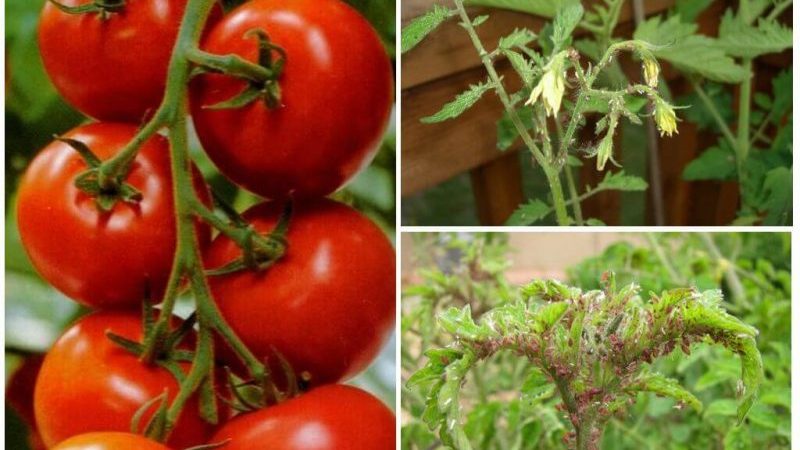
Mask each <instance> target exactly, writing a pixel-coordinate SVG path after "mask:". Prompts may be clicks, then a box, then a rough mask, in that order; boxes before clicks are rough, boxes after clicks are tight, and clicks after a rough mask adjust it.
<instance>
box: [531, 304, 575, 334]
mask: <svg viewBox="0 0 800 450" xmlns="http://www.w3.org/2000/svg"><path fill="white" fill-rule="evenodd" d="M568 307H569V303H567V302H554V303H548V304H546V305H544V306H542V307H541V308H539V310H538V311H536V315H535V316H534V319H533V330H534V331H535V332H537V333H544V332H545V331H547V330H549V329H550V328H552V327H553V325H555V323H556V322H558V321H559V320H560V319H561V317H562V316H564V313H565V312H567V308H568Z"/></svg>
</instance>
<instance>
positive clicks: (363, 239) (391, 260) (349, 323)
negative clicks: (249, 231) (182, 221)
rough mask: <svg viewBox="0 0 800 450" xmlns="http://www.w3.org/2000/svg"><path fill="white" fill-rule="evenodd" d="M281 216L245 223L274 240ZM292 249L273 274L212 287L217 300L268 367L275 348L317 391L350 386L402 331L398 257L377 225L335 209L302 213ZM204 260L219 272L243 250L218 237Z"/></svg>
mask: <svg viewBox="0 0 800 450" xmlns="http://www.w3.org/2000/svg"><path fill="white" fill-rule="evenodd" d="M280 212H281V205H280V204H278V203H263V204H261V205H257V206H255V207H253V208H252V209H250V210H249V211H247V212H246V213H245V214H244V218H245V219H246V220H247V221H249V222H250V223H252V224H253V226H254V227H255V228H256V229H257V230H258V231H259V232H268V231H270V230H272V229H273V228H274V226H275V223H276V221H277V220H278V217H279V215H280ZM287 239H288V243H289V246H288V251H287V252H286V254H285V255H284V256H283V258H282V259H280V260H279V261H278V262H277V263H275V264H274V265H273V266H271V267H270V268H268V269H266V270H265V271H262V272H253V271H240V272H236V273H233V274H228V275H224V276H218V277H211V278H210V280H209V282H210V285H211V290H212V293H213V295H214V298H215V300H216V301H217V304H218V305H219V308H220V310H221V312H222V315H223V316H224V317H225V319H226V320H227V321H228V323H229V324H230V326H231V327H232V328H233V330H234V331H235V332H236V333H237V334H238V335H239V337H241V339H242V340H243V341H244V343H245V344H246V345H247V346H248V347H249V348H250V350H251V351H253V352H254V354H255V355H256V356H257V357H259V358H260V359H262V360H264V359H269V360H272V361H274V356H275V355H274V352H273V348H274V349H276V350H277V351H279V352H280V353H281V354H283V355H284V356H285V357H286V359H287V360H288V361H289V362H290V363H291V364H292V367H293V368H294V370H295V372H297V373H298V374H300V373H302V372H307V373H308V374H310V375H311V383H312V384H316V385H318V384H323V383H330V382H336V381H340V380H344V379H346V378H348V377H351V376H353V375H355V374H357V373H358V372H360V371H362V370H363V369H364V368H365V367H366V366H367V365H368V364H369V363H370V362H371V361H372V359H373V358H374V357H375V355H377V353H378V352H379V350H380V349H381V347H382V346H383V344H384V343H385V342H386V339H387V338H388V336H389V334H390V333H391V331H392V329H393V327H394V316H395V301H394V298H395V271H394V268H395V256H394V249H393V248H392V245H391V243H390V242H389V241H388V239H386V236H384V234H383V232H382V231H381V230H380V229H379V228H378V227H377V226H375V225H374V224H373V223H372V222H370V221H369V219H367V218H365V217H364V216H362V215H361V214H360V213H358V212H357V211H355V210H353V209H352V208H350V207H348V206H345V205H343V204H340V203H337V202H334V201H331V200H327V199H318V200H313V201H310V202H308V203H301V204H298V205H296V207H295V211H294V214H293V216H292V219H291V222H290V224H289V232H288V234H287ZM206 256H207V257H206V267H208V268H216V267H221V266H223V265H225V264H227V263H228V262H230V261H232V260H233V259H235V258H237V257H239V256H241V250H240V249H239V248H238V247H237V246H236V244H235V243H233V242H232V241H231V240H230V239H228V238H227V237H224V236H220V237H218V238H217V239H216V240H215V241H214V242H213V243H212V244H211V246H210V247H209V249H208V252H207V254H206ZM229 364H231V365H233V366H235V365H236V363H235V361H230V360H229Z"/></svg>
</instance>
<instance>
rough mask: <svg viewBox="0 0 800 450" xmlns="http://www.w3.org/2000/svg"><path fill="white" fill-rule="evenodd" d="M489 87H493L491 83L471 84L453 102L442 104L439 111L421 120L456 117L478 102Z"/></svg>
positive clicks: (425, 121)
mask: <svg viewBox="0 0 800 450" xmlns="http://www.w3.org/2000/svg"><path fill="white" fill-rule="evenodd" d="M489 89H491V85H490V84H489V83H480V84H473V85H470V87H469V89H468V90H466V91H464V92H462V93H460V94H458V96H456V98H455V99H454V100H453V101H452V102H450V103H447V104H446V105H444V106H442V109H441V110H439V112H437V113H436V114H434V115H432V116H428V117H423V118H422V119H420V121H421V122H422V123H437V122H444V121H445V120H448V119H454V118H456V117H458V116H460V115H461V114H463V113H464V111H466V110H468V109H469V108H471V107H472V105H474V104H475V103H477V102H478V100H480V99H481V97H482V96H483V94H485V93H486V91H488V90H489Z"/></svg>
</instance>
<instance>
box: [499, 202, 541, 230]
mask: <svg viewBox="0 0 800 450" xmlns="http://www.w3.org/2000/svg"><path fill="white" fill-rule="evenodd" d="M551 210H552V208H551V207H550V206H548V205H547V204H546V203H544V202H543V201H541V200H536V199H532V200H528V203H525V204H522V205H520V206H519V208H517V210H516V211H514V213H513V214H511V217H509V218H508V220H507V221H506V225H511V226H513V225H531V224H533V223H536V222H538V221H540V220H542V219H544V218H545V217H547V215H548V214H550V211H551Z"/></svg>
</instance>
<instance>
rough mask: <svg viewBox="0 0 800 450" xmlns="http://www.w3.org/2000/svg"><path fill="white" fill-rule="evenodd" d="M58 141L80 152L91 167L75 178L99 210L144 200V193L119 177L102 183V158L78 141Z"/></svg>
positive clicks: (68, 139)
mask: <svg viewBox="0 0 800 450" xmlns="http://www.w3.org/2000/svg"><path fill="white" fill-rule="evenodd" d="M54 138H55V139H56V140H57V141H60V142H63V143H65V144H67V145H69V146H70V147H72V149H73V150H75V151H76V152H78V154H79V155H80V156H81V159H83V161H84V162H85V163H86V165H87V166H89V169H88V170H86V171H84V172H83V173H81V174H80V175H78V176H77V177H76V178H75V187H77V188H78V189H80V190H81V191H82V192H84V193H86V194H87V195H89V196H91V197H92V198H94V201H95V204H96V205H97V208H98V209H99V210H100V211H102V212H109V211H111V210H112V209H113V208H114V205H115V204H116V203H117V201H120V200H121V201H123V202H126V203H131V204H137V203H139V202H140V201H141V200H142V193H141V192H139V190H138V189H136V188H135V187H133V186H131V185H130V184H128V183H125V182H124V181H123V180H121V179H120V178H119V177H114V178H112V179H106V180H105V183H103V182H101V178H103V177H101V174H100V166H101V165H102V164H103V162H102V161H100V158H98V157H97V155H95V154H94V152H92V150H91V149H90V148H89V146H87V145H86V144H84V143H83V142H81V141H79V140H77V139H70V138H65V137H60V136H54Z"/></svg>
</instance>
